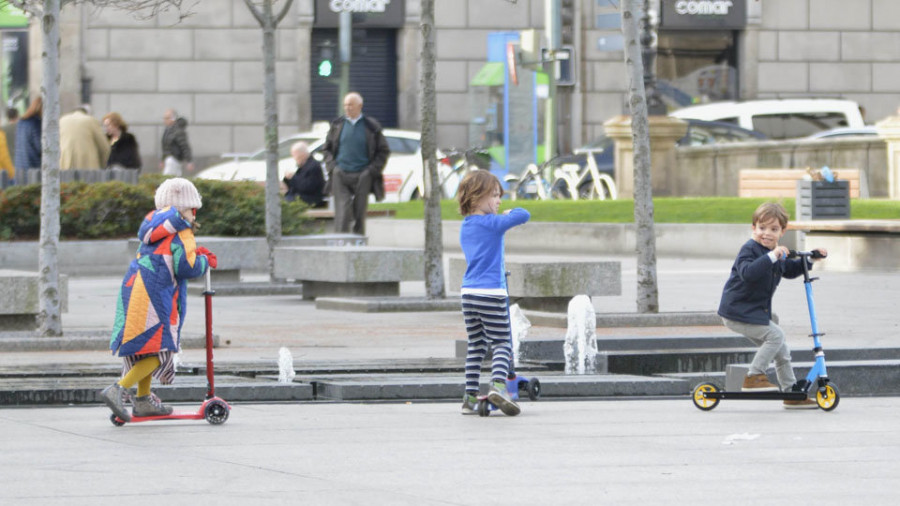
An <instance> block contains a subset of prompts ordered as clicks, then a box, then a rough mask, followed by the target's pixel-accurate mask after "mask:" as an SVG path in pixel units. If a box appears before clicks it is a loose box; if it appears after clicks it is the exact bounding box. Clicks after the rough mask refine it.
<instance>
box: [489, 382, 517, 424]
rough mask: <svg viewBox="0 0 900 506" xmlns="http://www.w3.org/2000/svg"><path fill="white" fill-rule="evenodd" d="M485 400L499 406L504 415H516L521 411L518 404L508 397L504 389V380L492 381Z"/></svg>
mask: <svg viewBox="0 0 900 506" xmlns="http://www.w3.org/2000/svg"><path fill="white" fill-rule="evenodd" d="M487 400H488V401H489V402H490V403H491V404H493V405H495V406H497V407H498V408H500V411H502V412H503V414H504V415H506V416H516V415H518V414H519V413H520V412H521V410H520V409H519V405H518V404H516V402H515V401H514V400H512V398H510V396H509V393H508V392H507V391H506V382H505V381H494V382H493V383H491V390H490V392H488V396H487Z"/></svg>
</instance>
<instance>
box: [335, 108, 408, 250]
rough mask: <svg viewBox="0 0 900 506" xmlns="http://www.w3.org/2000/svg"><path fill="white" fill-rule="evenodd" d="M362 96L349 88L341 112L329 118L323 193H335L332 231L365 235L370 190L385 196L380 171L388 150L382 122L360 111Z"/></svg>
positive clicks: (381, 197)
mask: <svg viewBox="0 0 900 506" xmlns="http://www.w3.org/2000/svg"><path fill="white" fill-rule="evenodd" d="M362 108H363V99H362V96H361V95H360V94H359V93H356V92H351V93H348V94H347V96H345V97H344V116H341V117H340V118H337V119H335V120H333V121H332V122H331V127H330V128H329V130H328V135H327V136H326V137H325V146H324V147H323V149H322V152H323V153H324V154H325V167H326V168H327V169H328V183H326V187H325V188H326V190H325V192H326V193H331V195H332V196H333V197H334V231H335V232H338V233H341V232H350V222H351V221H352V222H353V233H354V234H360V235H365V233H366V211H367V210H368V207H369V193H372V194H374V195H375V200H377V201H381V200H383V199H384V177H383V176H382V172H383V171H384V166H385V164H386V163H387V160H388V157H389V156H390V155H391V150H390V148H389V147H388V143H387V140H386V139H385V138H384V133H382V131H381V124H379V123H378V122H377V121H375V119H373V118H370V117H369V116H364V115H363V113H362Z"/></svg>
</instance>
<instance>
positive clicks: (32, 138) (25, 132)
mask: <svg viewBox="0 0 900 506" xmlns="http://www.w3.org/2000/svg"><path fill="white" fill-rule="evenodd" d="M43 109H44V101H43V99H41V97H40V96H37V97H35V98H34V100H32V101H31V104H30V105H29V106H28V110H27V111H25V114H23V115H22V118H21V119H19V121H17V122H16V147H15V150H16V155H15V165H16V171H19V173H20V179H24V177H25V176H24V174H22V171H25V170H28V169H39V168H41V115H42V114H43Z"/></svg>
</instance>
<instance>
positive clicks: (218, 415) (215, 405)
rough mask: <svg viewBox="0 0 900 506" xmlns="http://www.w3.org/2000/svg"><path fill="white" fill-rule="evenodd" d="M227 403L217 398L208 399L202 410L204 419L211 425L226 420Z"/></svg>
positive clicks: (219, 423)
mask: <svg viewBox="0 0 900 506" xmlns="http://www.w3.org/2000/svg"><path fill="white" fill-rule="evenodd" d="M228 412H229V409H228V405H227V404H225V403H224V402H222V401H219V400H213V401H210V402H209V404H207V405H206V409H205V410H204V413H203V414H204V416H205V417H206V421H207V422H209V423H211V424H213V425H221V424H223V423H225V420H228Z"/></svg>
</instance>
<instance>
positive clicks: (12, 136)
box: [0, 107, 19, 179]
mask: <svg viewBox="0 0 900 506" xmlns="http://www.w3.org/2000/svg"><path fill="white" fill-rule="evenodd" d="M18 121H19V111H18V109H16V108H15V107H8V108H7V109H6V123H5V124H4V125H3V127H2V130H3V135H4V137H5V139H6V156H7V157H8V158H9V166H8V168H7V167H5V166H4V168H6V171H7V173H9V178H10V179H14V178H15V176H16V166H15V164H14V163H13V158H15V155H16V123H17V122H18ZM2 156H3V154H2V152H0V157H2Z"/></svg>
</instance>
